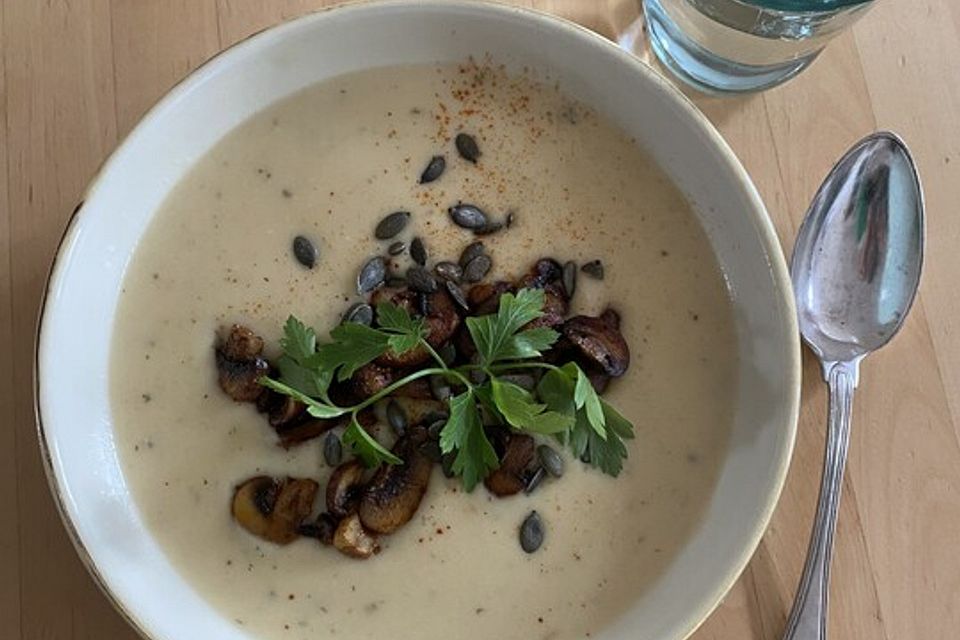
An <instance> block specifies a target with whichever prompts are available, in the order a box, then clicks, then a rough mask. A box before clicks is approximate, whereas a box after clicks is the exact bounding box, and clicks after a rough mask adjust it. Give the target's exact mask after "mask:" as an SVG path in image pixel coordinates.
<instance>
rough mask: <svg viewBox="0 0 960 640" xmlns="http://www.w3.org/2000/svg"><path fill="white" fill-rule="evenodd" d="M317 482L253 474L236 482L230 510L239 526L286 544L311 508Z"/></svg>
mask: <svg viewBox="0 0 960 640" xmlns="http://www.w3.org/2000/svg"><path fill="white" fill-rule="evenodd" d="M317 489H318V485H317V483H316V482H314V481H313V480H305V479H303V480H301V479H295V478H283V479H281V478H271V477H269V476H255V477H253V478H250V479H249V480H247V481H245V482H244V483H243V484H241V485H239V486H238V487H237V489H236V491H235V492H234V494H233V504H232V507H231V511H232V513H233V517H234V518H235V519H236V521H237V522H238V523H240V525H241V526H242V527H243V528H244V529H246V530H247V531H249V532H250V533H252V534H253V535H255V536H258V537H260V538H263V539H264V540H269V541H270V542H275V543H277V544H288V543H290V542H293V541H294V540H295V539H296V538H297V536H298V535H299V533H298V529H299V527H300V524H301V523H302V522H303V521H304V519H305V518H306V517H307V516H309V515H310V511H311V510H312V509H313V499H314V497H316V495H317Z"/></svg>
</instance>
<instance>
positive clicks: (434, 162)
mask: <svg viewBox="0 0 960 640" xmlns="http://www.w3.org/2000/svg"><path fill="white" fill-rule="evenodd" d="M446 168H447V160H446V158H444V157H443V156H433V157H432V158H430V162H428V163H427V167H426V169H424V170H423V173H421V174H420V184H427V183H428V182H433V181H434V180H436V179H437V178H439V177H440V176H441V175H443V170H444V169H446Z"/></svg>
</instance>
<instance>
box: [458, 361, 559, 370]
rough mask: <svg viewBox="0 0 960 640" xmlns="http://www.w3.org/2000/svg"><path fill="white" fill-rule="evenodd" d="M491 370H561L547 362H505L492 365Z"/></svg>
mask: <svg viewBox="0 0 960 640" xmlns="http://www.w3.org/2000/svg"><path fill="white" fill-rule="evenodd" d="M467 366H471V365H467ZM489 369H490V371H491V372H496V371H509V370H510V369H549V370H551V371H557V370H559V369H560V367H558V366H556V365H553V364H549V363H547V362H514V363H508V362H504V363H501V364H492V365H490V367H489Z"/></svg>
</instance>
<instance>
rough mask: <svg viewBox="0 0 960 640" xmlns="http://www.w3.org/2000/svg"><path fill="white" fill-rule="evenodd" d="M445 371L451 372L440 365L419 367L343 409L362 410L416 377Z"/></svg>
mask: <svg viewBox="0 0 960 640" xmlns="http://www.w3.org/2000/svg"><path fill="white" fill-rule="evenodd" d="M447 373H451V371H450V369H447V368H442V369H441V368H440V367H430V368H428V369H420V371H416V372H414V373H411V374H410V375H408V376H406V377H405V378H401V379H400V380H397V381H396V382H394V383H393V384H391V385H387V386H386V387H384V388H383V389H381V390H380V391H378V392H377V393H375V394H373V395H372V396H370V397H369V398H367V399H366V400H364V401H363V402H361V403H359V404H355V405H353V406H352V407H346V408H345V409H344V411H354V412H356V411H360V410H362V409H366V408H367V407H369V406H370V405H372V404H374V403H375V402H377V401H378V400H380V399H382V398H385V397H387V396H388V395H390V394H391V393H393V392H394V391H396V390H397V389H399V388H400V387H402V386H404V385H406V384H408V383H410V382H413V381H414V380H418V379H420V378H425V377H427V376H433V375H438V374H447Z"/></svg>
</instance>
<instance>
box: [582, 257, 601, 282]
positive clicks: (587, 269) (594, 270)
mask: <svg viewBox="0 0 960 640" xmlns="http://www.w3.org/2000/svg"><path fill="white" fill-rule="evenodd" d="M580 271H583V272H584V273H585V274H587V275H588V276H590V277H591V278H594V279H596V280H603V263H602V262H600V261H599V260H591V261H590V262H588V263H586V264H585V265H583V266H582V267H580Z"/></svg>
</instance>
